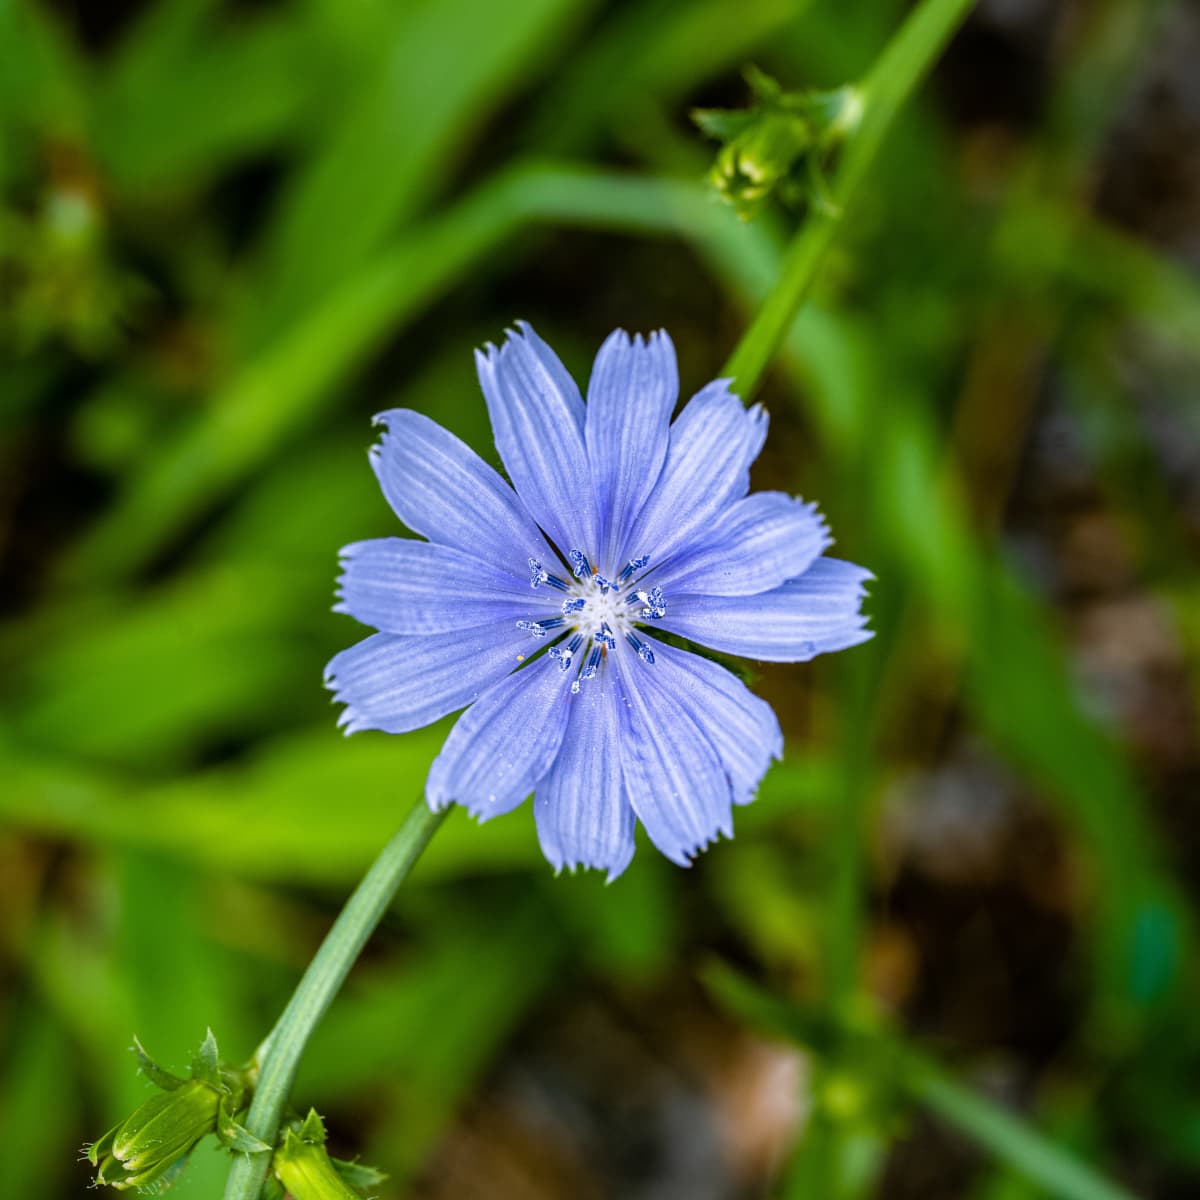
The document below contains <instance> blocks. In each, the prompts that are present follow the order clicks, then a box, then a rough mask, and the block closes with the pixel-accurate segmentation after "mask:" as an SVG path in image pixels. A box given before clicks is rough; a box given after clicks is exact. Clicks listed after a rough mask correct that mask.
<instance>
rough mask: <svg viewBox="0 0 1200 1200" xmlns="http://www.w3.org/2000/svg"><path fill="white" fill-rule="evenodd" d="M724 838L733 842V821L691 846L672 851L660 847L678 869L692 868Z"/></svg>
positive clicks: (679, 847)
mask: <svg viewBox="0 0 1200 1200" xmlns="http://www.w3.org/2000/svg"><path fill="white" fill-rule="evenodd" d="M722 838H726V839H728V840H729V841H733V820H732V818H731V819H730V820H729V822H728V823H724V822H723V823H722V824H721V826H720V827H719V828H717V829H714V830H713V832H712V833H711V834H710V835H709V836H708V837H707V838H705V839H704V840H702V841H698V842H696V843H695V844H693V845H690V846H677V847H673V848H671V849H670V850H667V849H664V848H663V847H662V846H659V847H658V849H659V851H660V852H661V853H663V854H665V855H666V857H667V858H669V859H670V860H671V861H672V862H673V863H674V864H675V865H676V866H677V867H691V866H693V865H694V864H695V862H696V859H698V858H699V857H700V855H701V854H703V853H704V852H705V851H706V850H707V849H708V848H709V847H710V846H715V845H716V844H717V843H718V842H719V841H720V840H721V839H722Z"/></svg>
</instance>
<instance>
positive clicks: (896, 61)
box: [721, 0, 974, 400]
mask: <svg viewBox="0 0 1200 1200" xmlns="http://www.w3.org/2000/svg"><path fill="white" fill-rule="evenodd" d="M973 3H974V0H922V3H920V4H919V5H918V6H917V7H916V8H915V9H913V11H912V13H911V14H910V16H909V17H908V19H907V20H906V21H905V22H904V24H903V25H902V26H901V27H900V28H899V30H897V32H896V34H895V36H894V37H893V38H892V40H891V41H890V42H889V43H888V44H887V46H886V47H885V49H884V51H883V53H882V54H881V55H880V56H879V58H878V59H877V60H876V62H875V65H874V66H873V67H872V68H871V70H870V72H869V74H868V75H867V77H866V79H865V80H863V82H862V83H861V85H860V86H859V96H860V100H861V102H862V116H861V118H860V120H859V124H858V127H857V128H856V129H855V131H854V132H853V133H852V134H850V136H849V137H848V139H847V141H846V146H845V149H844V151H843V152H842V160H841V163H840V165H839V166H838V169H837V173H836V175H835V176H834V179H833V183H832V185H831V187H830V196H831V200H832V203H831V204H830V206H829V208H828V210H822V211H814V212H812V213H811V214H809V216H808V217H807V219H806V220H805V222H804V224H803V226H802V227H801V229H800V231H799V232H798V233H797V234H796V236H795V237H794V238H793V239H792V244H791V245H790V246H789V247H788V249H787V252H786V254H785V255H784V259H783V269H782V271H781V272H780V275H779V279H778V281H777V282H776V284H775V286H774V288H773V289H772V290H771V292H770V294H769V295H768V296H767V298H766V300H765V301H764V303H763V305H762V307H761V308H760V309H759V310H758V314H757V315H756V316H755V318H754V321H753V323H752V324H751V326H750V328H749V329H748V330H747V331H746V333H745V334H744V336H743V337H742V340H741V341H740V342H738V344H737V347H736V349H735V350H734V352H733V354H732V355H731V356H730V359H729V361H728V362H727V363H726V364H725V367H724V369H723V370H722V372H721V374H722V375H723V376H725V377H727V378H731V379H732V380H733V381H734V383H733V390H734V391H735V392H736V393H737V394H738V395H739V396H740V397H741V398H742V399H743V400H749V399H750V397H751V396H752V395H753V394H754V392H755V390H756V389H757V388H758V385H759V384H760V383H761V382H762V377H763V373H764V372H765V371H766V369H767V366H768V364H769V363H770V361H771V359H772V358H773V357H774V355H775V352H776V350H778V349H779V345H780V343H781V342H782V341H783V339H784V337H785V336H786V335H787V331H788V329H789V328H790V327H791V324H792V321H793V320H794V319H795V316H796V313H797V311H798V310H799V308H800V305H801V304H803V303H804V300H805V298H806V297H807V295H808V291H809V288H811V287H812V284H813V280H814V279H815V278H816V275H817V268H818V267H819V266H820V265H821V261H822V260H823V258H824V257H825V251H826V250H827V249H828V248H829V244H830V242H831V241H832V240H833V236H834V233H835V231H836V230H837V229H838V227H839V226H840V225H841V223H842V221H843V220H844V219H845V216H846V213H847V212H848V210H849V208H850V205H851V203H852V202H853V200H854V199H855V196H856V194H857V192H858V190H859V187H860V185H861V184H862V181H863V179H864V178H865V176H866V174H867V171H868V169H869V168H870V166H871V164H872V163H873V162H874V161H875V156H876V154H877V153H878V152H879V147H880V145H881V144H882V143H883V139H884V135H885V134H886V133H887V131H888V129H889V128H890V127H891V124H892V121H893V120H894V118H895V116H896V114H897V112H899V110H900V107H901V106H902V105H903V104H904V102H905V100H907V99H908V97H909V95H910V94H911V92H912V90H913V89H914V88H915V87H916V86H917V84H918V83H920V81H921V80H922V78H924V76H925V75H926V73H927V72H928V71H929V69H930V68H931V67H932V66H933V63H934V61H935V60H936V58H937V56H938V55H939V54H940V53H941V51H942V48H943V47H944V46H945V44H946V43H947V42H948V41H949V40H950V38H951V37H952V36H953V34H954V31H955V30H956V29H957V28H958V27H959V25H961V24H962V22H963V20H964V19H965V18H966V15H967V13H968V12H970V10H971V7H972V5H973Z"/></svg>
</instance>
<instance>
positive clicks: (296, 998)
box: [225, 800, 447, 1200]
mask: <svg viewBox="0 0 1200 1200" xmlns="http://www.w3.org/2000/svg"><path fill="white" fill-rule="evenodd" d="M446 811H447V810H443V811H442V812H436V813H435V812H432V811H431V810H430V808H429V806H428V805H427V804H426V803H425V801H424V800H418V801H417V803H416V804H415V805H414V806H413V809H412V811H411V812H410V813H409V814H408V816H407V817H406V818H405V821H404V824H403V825H401V826H400V829H399V830H398V831H397V833H396V835H395V837H393V838H392V840H391V841H390V842H388V844H387V845H386V846H385V847H384V848H383V851H382V853H381V854H380V855H379V857H378V858H377V859H376V860H375V862H374V863H373V864H372V865H371V868H370V869H369V870H368V871H367V873H366V875H364V876H363V878H362V882H361V883H359V885H358V887H357V888H355V890H354V893H353V895H351V897H350V899H349V900H347V901H346V906H345V908H343V909H342V911H341V913H340V914H339V915H338V918H337V920H336V921H334V923H333V928H332V929H330V931H329V933H328V934H327V935H326V937H325V940H324V941H323V942H322V943H321V948H320V949H319V950H318V951H317V953H316V955H315V957H314V958H313V960H312V962H311V963H309V964H308V969H307V970H306V971H305V972H304V977H303V978H302V979H301V980H300V983H299V985H298V986H297V988H296V990H295V992H294V993H293V994H292V998H291V1000H289V1001H288V1006H287V1008H285V1009H284V1010H283V1015H282V1016H281V1017H280V1018H279V1020H278V1021H277V1022H276V1024H275V1028H274V1029H273V1030H271V1033H270V1034H269V1035H268V1037H267V1039H266V1041H265V1042H263V1044H262V1046H261V1047H259V1051H258V1054H257V1055H256V1057H257V1059H258V1063H259V1071H258V1083H257V1084H256V1086H255V1089H254V1102H253V1104H251V1106H250V1113H249V1115H248V1116H247V1118H246V1127H247V1128H248V1129H249V1130H250V1132H251V1133H253V1134H254V1136H255V1137H258V1138H261V1139H262V1141H264V1142H266V1143H267V1144H268V1145H272V1144H274V1142H275V1138H276V1136H277V1135H278V1133H279V1124H280V1121H281V1119H282V1116H283V1110H284V1106H285V1105H286V1104H287V1099H288V1094H289V1092H290V1091H291V1087H292V1081H293V1080H294V1079H295V1077H296V1068H297V1067H298V1065H299V1063H300V1056H301V1055H302V1054H303V1053H304V1047H305V1045H306V1044H307V1043H308V1039H309V1037H310V1036H311V1035H312V1032H313V1030H314V1029H315V1028H316V1027H317V1023H318V1022H319V1021H320V1020H321V1018H322V1017H323V1016H324V1015H325V1010H326V1009H327V1008H328V1007H329V1005H330V1003H331V1002H332V1001H333V998H334V996H336V995H337V992H338V989H339V988H340V987H341V986H342V984H343V982H345V979H346V976H347V975H348V974H349V973H350V968H351V967H352V966H353V965H354V962H355V960H356V959H357V958H358V956H359V954H360V952H361V951H362V948H363V946H365V945H366V943H367V939H368V938H369V937H370V936H371V934H372V933H373V932H374V930H375V926H376V925H378V924H379V921H380V918H382V916H383V914H384V913H385V912H386V911H387V908H388V905H389V904H391V902H392V897H393V896H394V895H395V894H396V889H397V888H398V887H399V886H400V885H401V884H402V883H403V882H404V880H405V879H406V878H407V877H408V873H409V872H410V871H411V870H412V868H413V864H414V863H415V862H416V861H417V859H418V858H420V856H421V851H423V850H424V849H425V847H426V846H427V845H428V844H429V839H430V838H431V837H433V835H434V833H435V832H436V831H437V829H438V826H440V825H441V823H442V821H443V820H444V819H445V817H446ZM270 1161H271V1155H270V1153H269V1152H267V1151H264V1152H263V1153H261V1154H243V1155H239V1156H238V1157H237V1158H236V1159H235V1160H234V1165H233V1169H232V1170H231V1171H230V1173H229V1180H228V1183H227V1184H226V1187H225V1200H257V1197H258V1193H259V1190H260V1189H261V1187H262V1183H263V1180H264V1179H265V1178H266V1174H267V1168H268V1166H269V1165H270Z"/></svg>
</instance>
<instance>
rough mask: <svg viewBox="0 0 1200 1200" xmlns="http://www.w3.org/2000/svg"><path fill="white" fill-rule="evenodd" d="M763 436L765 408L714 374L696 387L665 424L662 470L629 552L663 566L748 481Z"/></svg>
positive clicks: (743, 489) (705, 527) (744, 488)
mask: <svg viewBox="0 0 1200 1200" xmlns="http://www.w3.org/2000/svg"><path fill="white" fill-rule="evenodd" d="M766 436H767V414H766V413H765V412H764V411H763V409H762V408H761V407H760V406H759V405H757V404H756V405H755V406H754V407H753V408H750V409H747V408H745V407H743V405H742V402H741V401H740V400H739V399H738V398H737V397H736V396H735V395H733V393H732V392H730V391H729V382H728V380H724V379H718V380H717V381H716V382H715V383H710V384H708V385H707V386H705V387H703V388H701V389H700V391H699V392H697V393H696V395H695V396H693V397H692V399H691V400H689V401H688V404H687V406H686V407H685V408H684V410H683V412H681V413H680V414H679V416H678V417H676V418H675V422H674V424H672V426H671V442H670V446H669V448H668V450H667V458H666V461H665V462H664V463H663V469H662V473H661V474H660V475H659V478H658V483H657V484H656V485H655V488H654V491H653V493H652V494H651V496H650V498H649V500H647V501H646V505H645V507H644V508H643V509H642V512H641V515H640V516H639V517H638V518H637V521H636V522H635V524H634V529H633V533H632V534H631V535H630V539H629V547H630V553H631V554H649V555H650V556H651V560H650V561H651V565H658V566H663V565H665V563H666V561H667V559H668V558H669V556H670V554H671V553H672V551H673V550H674V549H675V548H676V547H678V546H683V545H686V544H687V543H688V542H689V541H691V540H693V539H694V538H695V537H696V535H697V534H698V533H700V532H701V531H707V530H708V529H709V527H710V526H711V525H712V523H713V522H714V521H715V520H716V519H717V517H718V516H719V515H720V514H721V513H722V512H723V511H724V509H725V508H726V507H727V506H728V505H729V504H730V503H731V502H732V501H734V500H737V499H740V498H741V497H742V496H744V495H745V494H746V492H747V490H748V489H749V487H750V464H751V463H752V462H753V461H754V460H755V459H756V458H757V457H758V452H759V451H760V450H761V449H762V444H763V439H764V438H765V437H766Z"/></svg>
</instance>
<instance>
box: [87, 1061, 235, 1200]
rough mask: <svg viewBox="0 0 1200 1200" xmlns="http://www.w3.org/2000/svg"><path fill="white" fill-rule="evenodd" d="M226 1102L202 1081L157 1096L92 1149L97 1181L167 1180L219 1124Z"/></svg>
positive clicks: (137, 1184)
mask: <svg viewBox="0 0 1200 1200" xmlns="http://www.w3.org/2000/svg"><path fill="white" fill-rule="evenodd" d="M220 1102H221V1097H220V1095H219V1093H218V1092H217V1091H216V1090H215V1089H213V1088H211V1087H209V1085H208V1084H206V1083H201V1082H200V1081H199V1080H189V1081H187V1082H185V1083H183V1084H181V1085H180V1086H179V1087H177V1088H175V1089H173V1090H172V1091H169V1092H162V1093H160V1094H159V1095H157V1096H151V1097H150V1099H149V1100H147V1101H146V1102H145V1104H143V1105H142V1106H141V1107H140V1108H138V1109H137V1110H136V1111H135V1112H134V1113H133V1114H132V1115H131V1116H129V1117H127V1118H126V1119H125V1120H124V1121H122V1122H121V1124H120V1125H118V1126H117V1127H116V1128H115V1129H112V1130H110V1131H109V1132H108V1133H106V1134H105V1135H104V1137H102V1138H101V1139H100V1140H99V1141H98V1142H95V1143H93V1144H92V1146H91V1147H90V1148H89V1150H88V1161H89V1162H90V1163H91V1164H92V1165H93V1166H94V1167H96V1168H97V1171H96V1182H97V1183H102V1184H105V1185H106V1186H108V1187H112V1188H116V1189H118V1190H123V1189H125V1188H144V1187H146V1186H147V1185H148V1184H152V1183H155V1182H156V1181H161V1180H162V1179H163V1177H164V1176H165V1175H167V1173H168V1172H169V1171H170V1170H171V1168H172V1167H174V1166H175V1165H176V1164H177V1163H180V1162H181V1160H182V1159H184V1158H185V1157H186V1156H187V1155H188V1153H189V1152H190V1151H191V1149H192V1147H193V1146H195V1144H196V1143H197V1142H198V1141H199V1140H200V1139H201V1138H202V1137H204V1136H205V1135H206V1134H209V1133H212V1132H213V1131H214V1130H215V1129H216V1127H217V1111H218V1108H219V1107H220Z"/></svg>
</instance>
